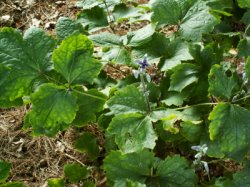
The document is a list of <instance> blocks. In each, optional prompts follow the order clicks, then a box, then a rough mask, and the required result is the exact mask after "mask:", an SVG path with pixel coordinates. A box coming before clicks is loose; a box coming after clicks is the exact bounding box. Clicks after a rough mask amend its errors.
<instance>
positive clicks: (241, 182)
mask: <svg viewBox="0 0 250 187" xmlns="http://www.w3.org/2000/svg"><path fill="white" fill-rule="evenodd" d="M249 175H250V164H249V162H248V163H246V165H245V167H244V169H243V170H242V171H240V172H237V173H235V174H233V183H234V186H236V187H241V186H242V187H243V186H249V184H250V179H249Z"/></svg>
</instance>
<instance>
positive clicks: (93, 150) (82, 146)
mask: <svg viewBox="0 0 250 187" xmlns="http://www.w3.org/2000/svg"><path fill="white" fill-rule="evenodd" d="M74 147H75V148H76V149H77V150H78V151H80V152H87V154H88V156H89V157H90V158H91V159H92V160H94V159H96V158H97V157H98V156H99V147H98V144H97V138H96V137H95V136H94V135H92V134H91V133H88V132H85V133H83V134H82V135H81V136H80V137H79V138H78V139H77V140H76V142H75V145H74Z"/></svg>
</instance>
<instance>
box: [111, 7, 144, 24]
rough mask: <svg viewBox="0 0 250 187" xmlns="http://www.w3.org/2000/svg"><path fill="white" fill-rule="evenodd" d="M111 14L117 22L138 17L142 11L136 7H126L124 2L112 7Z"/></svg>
mask: <svg viewBox="0 0 250 187" xmlns="http://www.w3.org/2000/svg"><path fill="white" fill-rule="evenodd" d="M112 15H113V17H114V19H115V21H117V22H122V21H123V20H128V19H129V18H136V17H140V16H141V15H142V13H141V12H140V9H139V8H137V7H128V6H126V4H124V3H121V4H118V5H116V6H115V7H114V10H113V12H112Z"/></svg>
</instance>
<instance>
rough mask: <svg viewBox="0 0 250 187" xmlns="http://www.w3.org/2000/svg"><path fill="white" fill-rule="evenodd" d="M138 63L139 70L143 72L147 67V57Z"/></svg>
mask: <svg viewBox="0 0 250 187" xmlns="http://www.w3.org/2000/svg"><path fill="white" fill-rule="evenodd" d="M138 63H139V64H140V68H141V69H142V70H145V69H146V67H148V66H149V63H148V60H147V55H145V56H144V59H143V61H139V62H138Z"/></svg>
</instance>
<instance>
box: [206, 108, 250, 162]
mask: <svg viewBox="0 0 250 187" xmlns="http://www.w3.org/2000/svg"><path fill="white" fill-rule="evenodd" d="M249 116H250V112H249V111H248V110H246V109H244V108H242V107H240V106H237V105H233V104H228V103H220V104H218V105H217V106H216V107H215V108H214V109H213V111H212V112H211V113H210V115H209V120H210V121H211V123H210V125H209V134H210V139H211V140H212V141H213V142H215V143H218V145H219V149H220V151H222V152H223V153H224V154H225V155H226V156H228V157H231V158H234V159H236V160H241V159H242V158H243V157H244V156H245V154H246V153H247V152H248V151H249V148H250V139H249V134H248V132H249V130H250V125H249V124H250V118H249Z"/></svg>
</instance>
